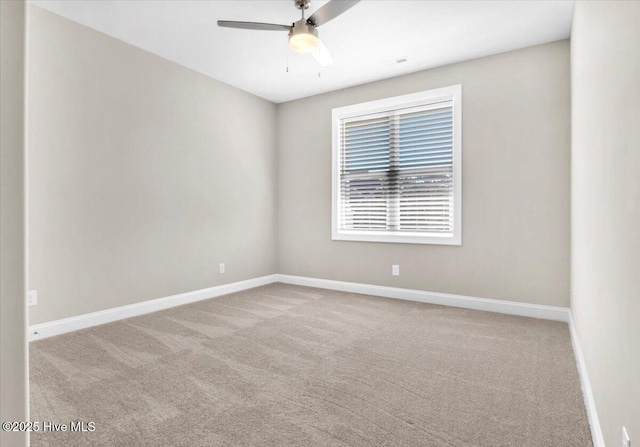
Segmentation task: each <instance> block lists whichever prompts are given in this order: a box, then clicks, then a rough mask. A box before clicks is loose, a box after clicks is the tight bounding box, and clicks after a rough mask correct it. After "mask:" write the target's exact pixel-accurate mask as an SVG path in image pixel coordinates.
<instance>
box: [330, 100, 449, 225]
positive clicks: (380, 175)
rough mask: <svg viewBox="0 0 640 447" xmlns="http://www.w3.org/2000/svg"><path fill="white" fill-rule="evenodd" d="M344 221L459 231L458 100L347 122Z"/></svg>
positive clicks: (342, 176)
mask: <svg viewBox="0 0 640 447" xmlns="http://www.w3.org/2000/svg"><path fill="white" fill-rule="evenodd" d="M340 146H341V149H340V204H341V206H340V210H339V211H340V229H341V230H358V231H385V232H418V233H439V234H446V233H452V232H453V199H454V195H453V108H452V104H451V102H450V101H449V102H444V103H439V104H437V105H435V106H434V105H431V106H426V107H413V108H407V109H401V110H393V111H389V112H386V113H381V114H376V115H367V116H360V117H356V118H348V119H343V120H341V122H340Z"/></svg>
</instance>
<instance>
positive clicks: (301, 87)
mask: <svg viewBox="0 0 640 447" xmlns="http://www.w3.org/2000/svg"><path fill="white" fill-rule="evenodd" d="M338 1H339V0H338ZM31 3H33V4H36V5H38V6H40V7H42V8H45V9H47V10H49V11H52V12H54V13H57V14H60V15H62V16H64V17H67V18H69V19H71V20H74V21H76V22H78V23H81V24H83V25H86V26H88V27H90V28H93V29H95V30H98V31H101V32H103V33H105V34H108V35H110V36H113V37H115V38H117V39H120V40H123V41H125V42H127V43H129V44H131V45H134V46H136V47H139V48H142V49H144V50H147V51H149V52H151V53H154V54H157V55H159V56H162V57H164V58H166V59H169V60H171V61H173V62H176V63H178V64H181V65H184V66H185V67H189V68H191V69H193V70H196V71H198V72H200V73H204V74H206V75H209V76H211V77H213V78H215V79H218V80H220V81H223V82H225V83H227V84H231V85H233V86H235V87H238V88H240V89H242V90H246V91H248V92H251V93H253V94H255V95H258V96H261V97H263V98H266V99H268V100H270V101H273V102H276V103H280V102H285V101H290V100H293V99H297V98H303V97H305V96H311V95H316V94H319V93H324V92H328V91H332V90H337V89H340V88H344V87H350V86H353V85H358V84H363V83H366V82H371V81H376V80H380V79H385V78H389V77H393V76H398V75H401V74H406V73H411V72H415V71H419V70H424V69H427V68H432V67H437V66H441V65H446V64H450V63H454V62H459V61H464V60H469V59H475V58H478V57H483V56H488V55H491V54H497V53H502V52H505V51H510V50H515V49H518V48H524V47H528V46H532V45H538V44H542V43H546V42H552V41H555V40H560V39H565V38H568V37H569V33H570V29H571V17H572V13H573V1H513V0H512V1H482V0H478V1H401V0H387V1H384V0H363V1H362V2H360V3H359V4H357V5H356V6H354V7H353V8H351V9H350V10H348V11H347V12H345V13H344V14H343V15H341V16H339V17H338V18H336V19H334V20H332V21H331V22H329V23H326V24H325V25H322V26H320V27H319V28H318V31H319V33H320V38H321V39H322V41H323V42H324V43H325V45H326V46H327V47H328V48H329V50H330V51H331V54H332V56H333V60H334V64H333V65H332V66H330V67H326V68H321V67H319V65H318V64H317V63H316V62H315V60H314V59H313V57H311V56H310V55H306V54H303V55H301V54H297V53H294V52H292V51H291V50H289V49H288V44H287V33H286V31H283V32H275V31H248V30H238V29H228V28H220V27H218V26H217V25H216V21H217V20H242V21H256V22H270V23H280V24H291V23H292V22H293V21H296V20H298V19H299V18H300V11H299V10H297V9H296V8H295V7H294V4H293V0H276V1H273V0H272V1H258V0H253V1H247V0H235V1H218V0H214V1H188V0H182V1H180V0H174V1H171V0H160V1H151V0H147V1H111V0H102V1H95V0H31ZM325 3H327V2H326V1H313V2H312V3H311V8H310V9H309V10H308V12H307V16H308V15H310V14H311V13H313V12H314V11H316V10H317V9H318V8H320V7H321V6H322V5H324V4H325ZM400 57H407V58H408V62H406V63H403V64H396V63H393V64H384V62H385V61H389V60H393V59H397V58H400ZM287 61H288V62H287ZM287 63H288V66H289V72H288V73H287V72H286V68H287ZM319 72H320V74H321V76H320V77H318V73H319Z"/></svg>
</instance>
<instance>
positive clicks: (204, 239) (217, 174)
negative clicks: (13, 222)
mask: <svg viewBox="0 0 640 447" xmlns="http://www.w3.org/2000/svg"><path fill="white" fill-rule="evenodd" d="M29 39H30V42H29V64H30V65H29V79H28V82H29V89H30V94H29V119H30V126H29V161H28V165H29V170H30V175H29V185H28V186H29V195H30V200H29V255H30V259H29V269H30V279H29V288H30V289H37V290H38V305H37V306H36V307H32V308H31V311H30V323H31V324H35V323H41V322H46V321H50V320H56V319H59V318H64V317H70V316H73V315H79V314H85V313H88V312H93V311H98V310H102V309H108V308H112V307H116V306H122V305H126V304H131V303H136V302H140V301H145V300H149V299H154V298H160V297H164V296H168V295H172V294H176V293H181V292H188V291H192V290H196V289H201V288H206V287H211V286H215V285H218V284H223V283H228V282H234V281H239V280H243V279H248V278H255V277H259V276H263V275H268V274H272V273H275V271H276V251H275V250H276V230H275V213H276V202H275V190H276V183H275V167H276V166H275V160H276V158H275V157H276V152H275V127H276V121H275V120H276V106H275V105H274V104H272V103H270V102H268V101H265V100H263V99H260V98H258V97H256V96H253V95H250V94H248V93H245V92H243V91H240V90H238V89H235V88H233V87H230V86H228V85H226V84H223V83H221V82H218V81H215V80H213V79H211V78H208V77H206V76H203V75H201V74H198V73H195V72H193V71H191V70H189V69H186V68H183V67H181V66H178V65H176V64H174V63H171V62H168V61H166V60H164V59H162V58H160V57H157V56H154V55H152V54H150V53H147V52H145V51H142V50H140V49H137V48H134V47H132V46H130V45H127V44H125V43H123V42H121V41H118V40H116V39H113V38H111V37H108V36H105V35H103V34H100V33H98V32H96V31H93V30H90V29H89V28H85V27H83V26H81V25H78V24H76V23H74V22H71V21H69V20H67V19H64V18H61V17H59V16H57V15H54V14H51V13H49V12H47V11H44V10H42V9H40V8H38V7H35V6H31V7H30V30H29ZM221 262H224V263H226V270H227V272H226V273H225V274H223V275H221V274H219V273H218V265H219V263H221Z"/></svg>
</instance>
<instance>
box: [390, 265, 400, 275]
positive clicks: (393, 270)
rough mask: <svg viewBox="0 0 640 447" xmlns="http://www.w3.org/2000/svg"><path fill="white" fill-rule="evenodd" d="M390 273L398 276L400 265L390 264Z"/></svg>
mask: <svg viewBox="0 0 640 447" xmlns="http://www.w3.org/2000/svg"><path fill="white" fill-rule="evenodd" d="M391 274H392V275H393V276H400V266H399V265H396V264H394V265H392V266H391Z"/></svg>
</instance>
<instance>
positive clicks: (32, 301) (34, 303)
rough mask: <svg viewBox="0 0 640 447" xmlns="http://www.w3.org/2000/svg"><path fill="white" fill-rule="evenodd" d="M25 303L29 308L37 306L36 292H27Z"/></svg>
mask: <svg viewBox="0 0 640 447" xmlns="http://www.w3.org/2000/svg"><path fill="white" fill-rule="evenodd" d="M27 303H28V304H29V306H37V305H38V291H37V290H29V297H28V298H27Z"/></svg>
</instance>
